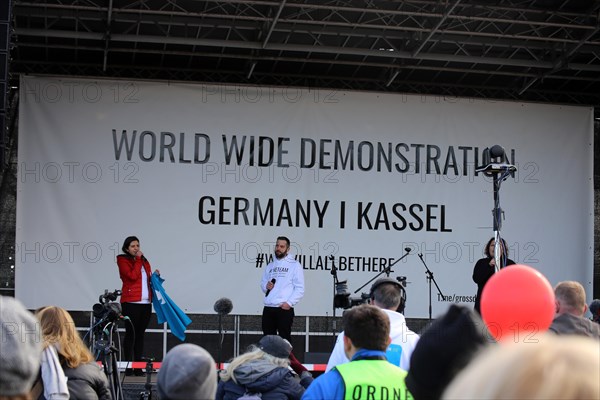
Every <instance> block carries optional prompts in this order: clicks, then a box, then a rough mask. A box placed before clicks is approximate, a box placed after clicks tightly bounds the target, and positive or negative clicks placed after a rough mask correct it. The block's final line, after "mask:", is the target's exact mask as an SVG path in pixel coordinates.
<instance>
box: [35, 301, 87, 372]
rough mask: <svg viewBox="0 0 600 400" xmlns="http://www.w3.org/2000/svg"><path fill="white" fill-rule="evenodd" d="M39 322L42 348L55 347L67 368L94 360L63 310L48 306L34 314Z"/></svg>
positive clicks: (71, 319)
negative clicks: (42, 342)
mask: <svg viewBox="0 0 600 400" xmlns="http://www.w3.org/2000/svg"><path fill="white" fill-rule="evenodd" d="M36 316H37V317H38V319H39V320H40V327H41V331H42V338H43V340H44V348H46V347H48V346H52V345H53V346H55V347H56V351H57V352H58V356H59V357H60V360H61V362H62V363H64V364H66V365H67V366H68V367H69V368H77V367H78V366H79V365H81V364H86V363H89V362H90V361H93V360H94V357H93V356H92V353H90V351H89V350H88V348H87V347H86V346H85V344H84V343H83V340H81V337H80V336H79V333H78V332H77V330H76V329H75V322H74V321H73V318H72V317H71V314H69V313H68V312H67V311H66V310H65V309H63V308H60V307H56V306H49V307H44V308H42V309H41V310H39V312H38V313H37V314H36Z"/></svg>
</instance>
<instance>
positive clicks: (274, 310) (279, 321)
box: [262, 307, 306, 375]
mask: <svg viewBox="0 0 600 400" xmlns="http://www.w3.org/2000/svg"><path fill="white" fill-rule="evenodd" d="M293 322H294V309H293V308H290V309H289V310H284V309H283V308H280V307H264V308H263V314H262V330H263V334H265V335H279V336H281V337H282V338H284V339H286V340H287V341H288V342H290V343H291V342H292V323H293ZM290 366H291V367H292V369H293V370H294V371H295V372H296V373H297V374H298V375H300V374H302V372H303V371H306V368H305V367H304V365H302V364H301V363H300V361H298V359H297V358H296V357H295V356H294V353H290Z"/></svg>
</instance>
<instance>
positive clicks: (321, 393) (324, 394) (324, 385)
mask: <svg viewBox="0 0 600 400" xmlns="http://www.w3.org/2000/svg"><path fill="white" fill-rule="evenodd" d="M374 357H376V358H378V359H384V360H385V359H386V358H385V352H384V351H379V350H365V349H360V350H358V351H357V352H356V353H355V354H354V356H353V357H352V360H350V361H355V360H361V359H365V358H374ZM345 391H346V386H345V385H344V380H343V379H342V376H341V375H340V373H339V371H337V370H336V369H332V370H331V371H329V372H326V373H324V374H323V375H321V376H319V377H318V378H317V379H315V380H314V381H313V383H311V384H310V386H309V387H308V389H306V392H304V395H303V396H302V400H311V399H315V400H323V399H330V400H334V399H343V398H344V396H345V394H346V393H345Z"/></svg>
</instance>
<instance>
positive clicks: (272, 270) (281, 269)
mask: <svg viewBox="0 0 600 400" xmlns="http://www.w3.org/2000/svg"><path fill="white" fill-rule="evenodd" d="M273 279H275V286H273V289H271V291H270V292H269V295H268V296H265V299H264V304H265V306H266V307H279V306H281V304H283V303H288V304H289V305H290V306H292V307H294V306H295V305H296V304H298V302H299V301H300V299H302V296H304V271H303V270H302V265H300V263H299V262H298V261H296V260H294V257H293V256H292V255H291V254H288V255H286V256H285V257H284V258H282V259H281V260H279V259H277V257H274V258H273V261H272V262H270V263H269V264H268V265H267V266H266V267H265V270H264V272H263V276H262V279H261V281H260V288H261V289H262V291H263V293H266V292H267V283H268V282H270V281H271V280H273Z"/></svg>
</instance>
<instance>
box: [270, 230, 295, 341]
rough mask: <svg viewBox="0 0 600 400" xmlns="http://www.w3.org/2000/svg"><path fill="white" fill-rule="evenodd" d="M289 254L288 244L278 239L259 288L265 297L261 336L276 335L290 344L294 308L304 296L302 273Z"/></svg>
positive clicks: (283, 239) (283, 237) (286, 239)
mask: <svg viewBox="0 0 600 400" xmlns="http://www.w3.org/2000/svg"><path fill="white" fill-rule="evenodd" d="M289 251H290V240H289V239H288V238H287V237H285V236H279V237H278V238H277V241H276V243H275V258H274V259H273V261H272V262H270V263H269V264H268V265H267V266H266V268H265V270H264V272H263V275H262V279H261V282H260V288H261V289H262V291H263V292H264V293H265V298H264V305H265V306H264V308H263V314H262V330H263V333H264V334H265V335H279V336H281V337H282V338H284V339H287V340H288V341H289V342H291V337H292V322H293V321H294V306H295V305H296V304H298V302H299V301H300V299H302V296H304V272H303V270H302V265H300V263H299V262H298V261H296V260H295V259H294V257H293V256H292V255H290V254H289Z"/></svg>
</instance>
